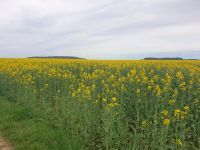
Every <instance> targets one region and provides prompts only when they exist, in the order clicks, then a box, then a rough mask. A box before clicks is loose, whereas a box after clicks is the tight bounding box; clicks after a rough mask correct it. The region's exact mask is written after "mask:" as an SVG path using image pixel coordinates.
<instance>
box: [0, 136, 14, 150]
mask: <svg viewBox="0 0 200 150" xmlns="http://www.w3.org/2000/svg"><path fill="white" fill-rule="evenodd" d="M0 150H12V148H11V146H10V145H9V144H8V143H7V142H6V141H5V139H3V138H2V137H0Z"/></svg>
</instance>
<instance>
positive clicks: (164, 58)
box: [144, 57, 183, 60]
mask: <svg viewBox="0 0 200 150" xmlns="http://www.w3.org/2000/svg"><path fill="white" fill-rule="evenodd" d="M144 60H183V58H180V57H163V58H156V57H146V58H144Z"/></svg>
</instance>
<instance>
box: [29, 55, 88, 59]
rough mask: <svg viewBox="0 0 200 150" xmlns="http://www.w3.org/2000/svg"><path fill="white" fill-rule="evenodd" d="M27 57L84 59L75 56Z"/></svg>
mask: <svg viewBox="0 0 200 150" xmlns="http://www.w3.org/2000/svg"><path fill="white" fill-rule="evenodd" d="M28 58H54V59H85V58H80V57H75V56H33V57H28Z"/></svg>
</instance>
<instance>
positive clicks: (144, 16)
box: [0, 0, 200, 59]
mask: <svg viewBox="0 0 200 150" xmlns="http://www.w3.org/2000/svg"><path fill="white" fill-rule="evenodd" d="M199 7H200V1H199V0H192V1H191V0H167V1H163V0H151V1H150V0H123V1H121V0H101V1H94V0H73V1H72V0H28V1H27V0H17V1H15V0H0V33H1V34H0V41H1V42H0V52H1V53H0V57H8V56H10V57H25V56H32V55H76V56H81V57H87V58H111V59H112V58H114V57H115V56H118V55H121V56H122V55H124V56H125V55H126V54H133V55H134V54H138V53H149V52H152V53H153V52H155V53H156V52H172V51H188V52H190V51H200V44H199V40H198V39H200V20H199V19H198V18H200V10H199ZM195 54H196V53H195ZM105 56H106V57H105Z"/></svg>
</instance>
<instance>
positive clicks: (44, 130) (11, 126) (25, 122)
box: [0, 97, 79, 150]
mask: <svg viewBox="0 0 200 150" xmlns="http://www.w3.org/2000/svg"><path fill="white" fill-rule="evenodd" d="M0 134H1V136H3V137H5V138H6V139H7V140H8V141H9V142H10V143H11V145H12V146H13V147H14V149H16V150H51V149H52V150H56V149H59V150H62V149H63V150H64V149H79V148H78V145H76V143H75V141H74V140H72V139H71V140H70V137H67V136H66V135H63V134H62V133H61V132H59V131H58V130H56V129H53V128H52V127H50V126H48V125H47V124H46V123H45V122H42V121H36V117H34V116H33V115H32V113H31V110H28V109H26V108H24V107H22V106H19V105H17V104H15V103H13V102H10V101H8V100H7V99H5V98H4V97H0ZM67 140H68V141H69V142H71V143H69V142H66V141H67ZM64 141H65V142H64ZM73 142H74V143H73Z"/></svg>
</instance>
